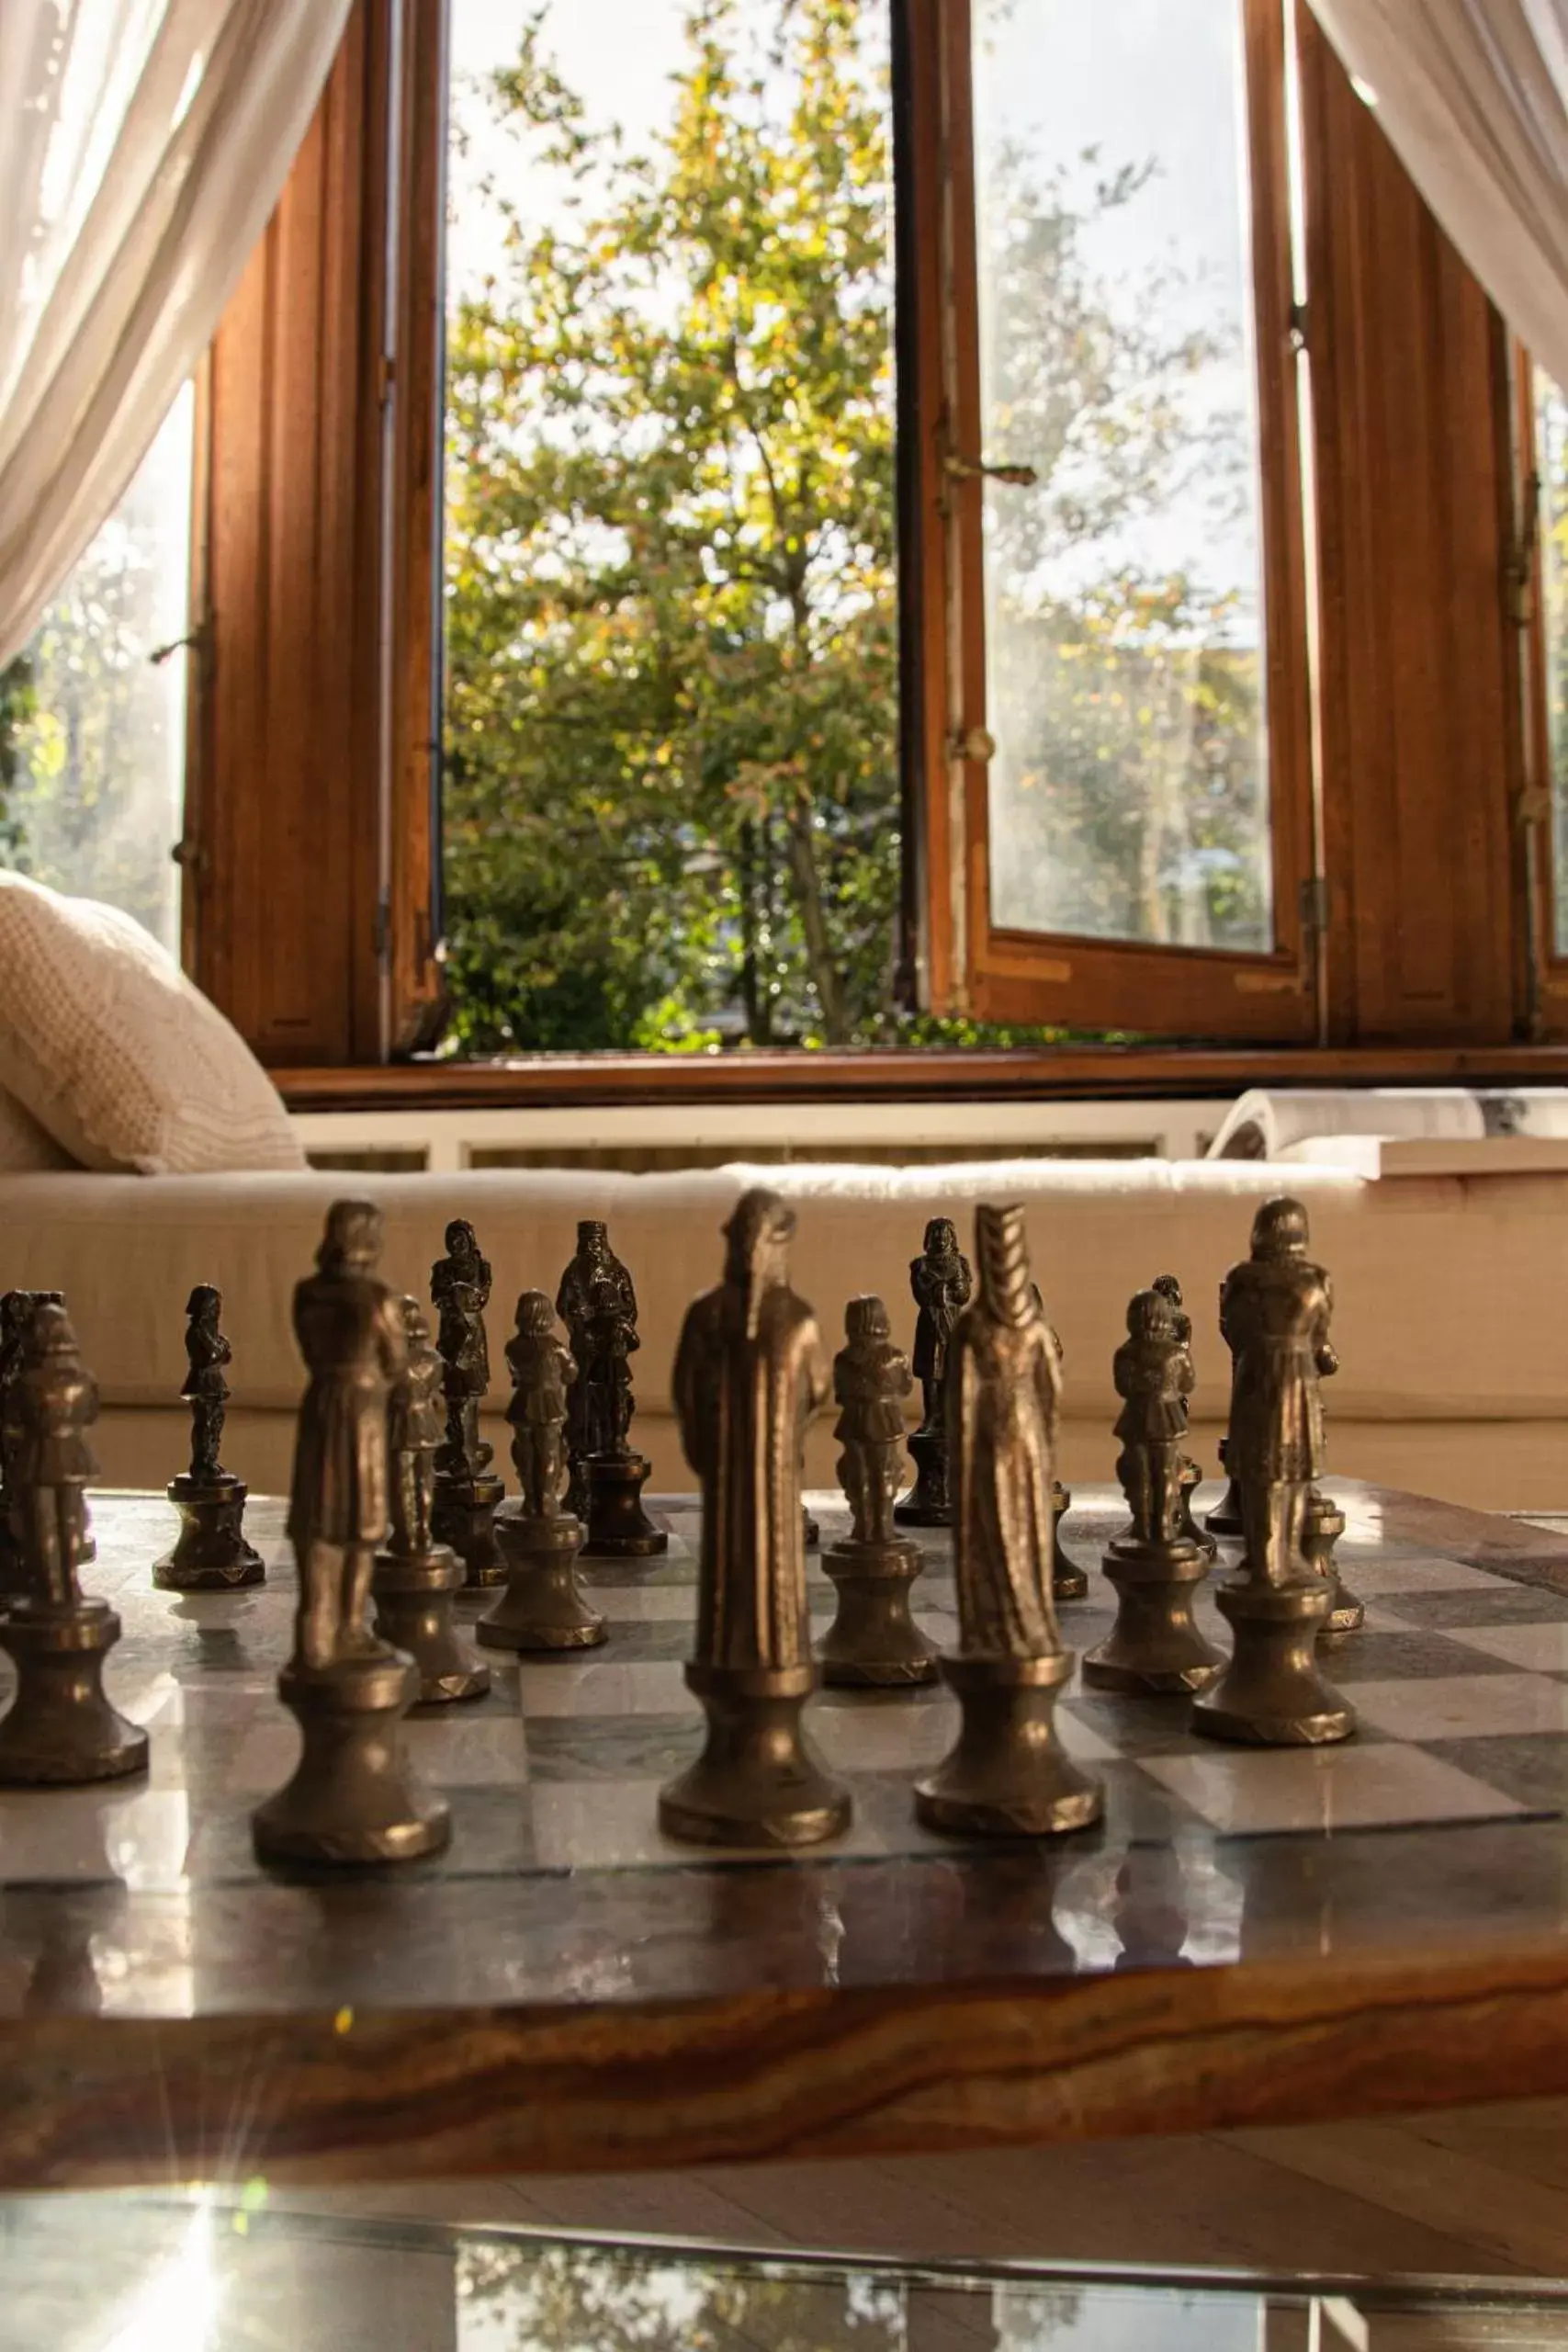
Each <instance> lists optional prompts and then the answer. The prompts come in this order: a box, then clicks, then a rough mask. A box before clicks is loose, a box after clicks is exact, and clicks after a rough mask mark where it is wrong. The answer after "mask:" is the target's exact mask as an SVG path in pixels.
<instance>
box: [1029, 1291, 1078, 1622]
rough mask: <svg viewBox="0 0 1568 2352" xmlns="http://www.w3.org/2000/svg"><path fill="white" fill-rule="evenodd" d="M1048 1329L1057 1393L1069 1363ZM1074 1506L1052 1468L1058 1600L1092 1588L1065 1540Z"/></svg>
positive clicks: (1038, 1297) (1058, 1340)
mask: <svg viewBox="0 0 1568 2352" xmlns="http://www.w3.org/2000/svg"><path fill="white" fill-rule="evenodd" d="M1029 1287H1030V1290H1031V1292H1032V1295H1033V1299H1034V1304H1035V1306H1037V1307H1038V1308H1039V1310H1040V1313H1041V1315H1042V1316H1043V1315H1044V1313H1045V1302H1044V1300H1043V1298H1042V1297H1041V1295H1040V1285H1039V1283H1031V1284H1030V1286H1029ZM1045 1329H1046V1331H1047V1333H1048V1335H1049V1337H1050V1340H1051V1345H1052V1346H1053V1347H1054V1348H1055V1351H1056V1393H1057V1395H1058V1397H1059V1396H1060V1394H1061V1386H1062V1374H1063V1370H1064V1368H1065V1366H1066V1351H1064V1349H1063V1346H1062V1335H1061V1333H1060V1332H1059V1331H1058V1330H1057V1329H1055V1325H1054V1324H1052V1323H1051V1322H1050V1321H1049V1320H1047V1322H1046V1325H1045ZM1053 1451H1054V1448H1053ZM1072 1507H1073V1490H1072V1488H1071V1487H1064V1486H1063V1484H1062V1482H1061V1480H1060V1478H1058V1477H1057V1476H1055V1470H1054V1469H1053V1473H1052V1477H1051V1596H1052V1599H1053V1600H1083V1598H1084V1596H1085V1594H1086V1593H1087V1592H1088V1590H1089V1577H1088V1575H1087V1573H1086V1572H1085V1571H1084V1570H1083V1569H1082V1568H1080V1567H1079V1566H1078V1564H1077V1561H1076V1560H1075V1559H1074V1557H1073V1555H1072V1554H1071V1553H1070V1552H1069V1551H1068V1550H1067V1547H1066V1544H1064V1543H1063V1541H1062V1521H1064V1520H1065V1519H1066V1515H1067V1513H1068V1512H1069V1511H1070V1510H1071V1509H1072Z"/></svg>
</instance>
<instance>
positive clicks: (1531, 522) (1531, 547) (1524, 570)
mask: <svg viewBox="0 0 1568 2352" xmlns="http://www.w3.org/2000/svg"><path fill="white" fill-rule="evenodd" d="M1519 495H1520V501H1521V503H1522V505H1523V509H1524V512H1523V515H1522V516H1521V527H1520V530H1519V535H1518V537H1517V539H1516V540H1515V542H1514V545H1513V548H1512V550H1511V552H1510V554H1509V556H1508V560H1507V562H1506V565H1505V567H1504V579H1505V582H1506V589H1507V597H1508V618H1509V619H1510V620H1511V621H1512V622H1513V624H1514V627H1515V628H1529V626H1530V624H1531V622H1532V621H1533V620H1534V619H1535V556H1536V543H1537V541H1538V540H1539V538H1540V475H1539V474H1538V473H1536V472H1535V471H1534V470H1533V469H1532V470H1531V472H1529V474H1528V475H1527V476H1526V477H1525V481H1524V486H1523V488H1522V490H1521V491H1520V493H1519Z"/></svg>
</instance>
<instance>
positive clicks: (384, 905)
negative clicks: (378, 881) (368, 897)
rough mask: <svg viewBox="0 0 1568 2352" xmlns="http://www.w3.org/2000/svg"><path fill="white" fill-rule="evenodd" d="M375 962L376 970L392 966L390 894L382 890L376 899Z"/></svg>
mask: <svg viewBox="0 0 1568 2352" xmlns="http://www.w3.org/2000/svg"><path fill="white" fill-rule="evenodd" d="M376 963H377V967H378V970H380V971H382V972H389V971H390V969H391V967H392V894H391V892H390V890H383V891H382V893H381V895H380V897H379V898H378V899H377V901H376Z"/></svg>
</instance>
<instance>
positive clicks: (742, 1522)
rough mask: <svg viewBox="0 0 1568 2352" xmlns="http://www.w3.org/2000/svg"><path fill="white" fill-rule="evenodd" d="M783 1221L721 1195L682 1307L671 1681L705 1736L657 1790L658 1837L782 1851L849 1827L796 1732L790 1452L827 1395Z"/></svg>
mask: <svg viewBox="0 0 1568 2352" xmlns="http://www.w3.org/2000/svg"><path fill="white" fill-rule="evenodd" d="M794 1232H795V1216H794V1212H793V1211H792V1210H791V1209H789V1208H788V1207H787V1206H786V1205H785V1204H784V1202H783V1201H782V1200H780V1198H779V1197H778V1195H777V1194H776V1193H769V1192H763V1191H761V1190H759V1191H755V1192H750V1193H745V1194H744V1195H743V1196H742V1198H741V1199H740V1200H739V1202H738V1203H737V1204H736V1208H735V1214H734V1215H733V1216H732V1217H731V1218H730V1220H729V1222H728V1225H727V1226H726V1227H725V1238H726V1245H727V1246H726V1253H725V1266H724V1279H723V1281H722V1282H721V1283H719V1284H718V1285H717V1287H716V1289H714V1290H710V1291H707V1292H705V1294H704V1295H703V1296H702V1297H700V1298H698V1299H695V1300H694V1302H693V1304H692V1306H690V1308H689V1309H688V1310H687V1314H686V1319H685V1322H684V1324H683V1325H682V1331H681V1339H680V1344H679V1346H678V1347H677V1349H676V1352H675V1366H674V1373H673V1376H672V1387H673V1392H674V1401H675V1411H676V1414H677V1416H678V1418H679V1420H680V1425H681V1442H682V1446H683V1448H684V1450H685V1454H686V1459H687V1461H688V1462H689V1463H690V1464H691V1466H692V1468H693V1470H694V1472H695V1473H696V1476H697V1480H698V1483H699V1485H700V1487H701V1488H702V1501H703V1521H702V1558H701V1562H700V1566H699V1570H698V1586H697V1627H696V1645H695V1655H694V1657H693V1660H692V1663H691V1665H690V1666H689V1667H688V1668H687V1669H686V1679H687V1681H688V1683H689V1685H690V1686H691V1688H692V1690H693V1691H694V1693H695V1694H696V1696H697V1697H698V1698H699V1699H700V1700H701V1702H702V1703H703V1705H704V1707H705V1711H706V1713H707V1717H708V1736H707V1745H706V1747H705V1750H704V1753H703V1755H702V1756H701V1758H699V1759H698V1761H697V1762H696V1763H695V1764H694V1766H693V1767H692V1769H691V1770H690V1771H688V1772H685V1773H682V1775H681V1777H680V1778H679V1779H678V1780H676V1781H672V1782H671V1784H670V1785H669V1786H668V1787H667V1788H666V1789H665V1790H664V1792H663V1793H662V1795H661V1797H660V1820H661V1822H662V1823H663V1826H664V1827H665V1829H666V1830H667V1831H668V1832H669V1834H670V1835H671V1836H672V1837H678V1838H691V1839H694V1840H695V1841H696V1842H698V1843H701V1844H708V1843H716V1844H747V1845H751V1844H756V1845H770V1844H771V1845H788V1846H798V1845H807V1844H811V1843H814V1842H815V1841H816V1840H818V1839H819V1838H829V1837H831V1836H833V1835H834V1834H835V1833H836V1832H837V1831H838V1830H840V1829H841V1828H843V1827H844V1826H845V1825H846V1823H847V1822H848V1820H849V1813H850V1803H849V1795H848V1792H847V1791H845V1790H844V1789H842V1788H841V1787H840V1785H839V1784H838V1783H837V1782H835V1781H831V1780H830V1779H829V1777H828V1775H827V1774H826V1773H825V1772H824V1771H823V1770H822V1768H821V1766H820V1765H819V1764H818V1762H817V1759H816V1758H815V1757H814V1756H813V1755H812V1753H811V1751H810V1749H809V1748H808V1747H807V1745H806V1743H805V1741H804V1740H803V1738H802V1736H801V1733H800V1723H799V1718H800V1711H801V1708H802V1706H803V1705H804V1703H805V1702H806V1700H807V1697H808V1695H809V1694H810V1691H811V1690H812V1689H813V1687H814V1685H815V1682H816V1679H817V1676H816V1669H815V1668H814V1666H813V1665H812V1662H811V1650H810V1626H809V1618H808V1614H807V1598H806V1550H805V1544H804V1540H803V1532H802V1521H801V1503H800V1461H801V1450H802V1447H803V1444H804V1442H805V1437H806V1430H807V1423H808V1422H809V1421H810V1419H811V1417H812V1415H813V1414H814V1413H816V1412H818V1411H819V1410H820V1408H821V1407H822V1406H823V1405H824V1404H825V1403H826V1402H827V1398H828V1394H829V1375H828V1364H827V1361H826V1358H825V1356H824V1354H823V1351H822V1342H821V1339H820V1336H819V1334H818V1329H817V1318H816V1317H815V1316H814V1315H813V1314H812V1311H811V1309H810V1307H809V1306H807V1304H806V1301H805V1300H804V1299H803V1298H799V1297H797V1296H796V1295H795V1292H794V1291H793V1290H792V1289H791V1288H790V1283H789V1269H788V1251H789V1243H790V1239H791V1237H792V1235H793V1234H794Z"/></svg>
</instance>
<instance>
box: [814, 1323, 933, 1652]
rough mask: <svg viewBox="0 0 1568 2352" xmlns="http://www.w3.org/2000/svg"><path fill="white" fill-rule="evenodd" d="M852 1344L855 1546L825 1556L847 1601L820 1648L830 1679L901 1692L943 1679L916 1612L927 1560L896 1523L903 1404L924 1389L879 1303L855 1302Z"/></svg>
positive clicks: (845, 1407)
mask: <svg viewBox="0 0 1568 2352" xmlns="http://www.w3.org/2000/svg"><path fill="white" fill-rule="evenodd" d="M844 1333H845V1340H846V1344H845V1345H844V1346H843V1347H842V1348H840V1351H839V1352H838V1354H837V1355H836V1356H835V1357H834V1359H833V1396H834V1398H835V1400H836V1402H837V1404H838V1407H839V1419H838V1421H837V1423H836V1424H835V1426H834V1430H833V1434H834V1436H835V1437H836V1438H837V1439H838V1441H839V1443H840V1447H841V1448H842V1449H843V1450H842V1452H841V1453H840V1456H839V1483H840V1486H841V1487H843V1490H844V1493H845V1494H846V1496H847V1497H848V1498H849V1504H850V1513H851V1528H850V1533H849V1535H848V1537H847V1538H846V1540H845V1541H844V1542H843V1543H841V1544H834V1545H833V1547H832V1549H831V1550H830V1551H829V1552H827V1553H826V1554H825V1555H823V1560H822V1566H823V1569H824V1571H825V1572H826V1574H827V1575H828V1576H829V1577H831V1579H832V1581H833V1584H834V1586H835V1587H836V1588H837V1590H838V1595H839V1608H838V1614H837V1615H836V1616H835V1618H834V1620H833V1623H832V1624H831V1625H830V1626H829V1629H828V1632H827V1633H826V1634H824V1635H823V1637H822V1641H821V1643H820V1645H819V1646H818V1653H817V1654H818V1657H819V1659H820V1660H821V1663H822V1679H823V1680H824V1681H825V1682H832V1683H848V1684H852V1685H864V1684H868V1683H869V1684H871V1685H872V1686H874V1687H878V1688H880V1687H886V1688H889V1689H895V1690H896V1689H899V1688H901V1687H904V1686H907V1685H908V1684H910V1683H916V1682H934V1681H935V1680H936V1651H935V1650H934V1648H933V1647H932V1646H931V1643H930V1642H928V1641H927V1639H926V1637H925V1635H924V1634H922V1633H921V1632H920V1630H919V1627H918V1626H917V1625H916V1623H915V1622H914V1620H913V1619H912V1618H911V1616H910V1614H909V1588H910V1586H911V1585H912V1584H913V1582H914V1580H915V1578H916V1577H918V1576H919V1573H920V1570H921V1568H922V1566H924V1562H923V1560H922V1558H921V1556H920V1548H919V1544H916V1543H914V1542H913V1541H912V1540H911V1538H910V1537H908V1536H907V1535H900V1534H898V1533H897V1531H896V1529H895V1527H894V1524H893V1498H894V1497H895V1496H896V1495H897V1491H898V1483H899V1469H900V1463H901V1459H902V1455H903V1452H904V1414H903V1406H902V1400H903V1398H904V1397H907V1396H908V1393H909V1391H910V1389H911V1388H912V1387H913V1385H914V1376H913V1374H911V1372H910V1370H909V1360H908V1357H907V1356H906V1355H905V1353H904V1351H903V1350H902V1349H901V1348H899V1347H897V1346H896V1345H895V1343H894V1340H893V1336H892V1325H891V1324H890V1322H889V1320H888V1316H887V1309H886V1306H884V1305H883V1303H882V1301H881V1300H880V1299H879V1298H852V1299H851V1301H850V1303H849V1305H848V1306H847V1307H846V1308H845V1310H844Z"/></svg>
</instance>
